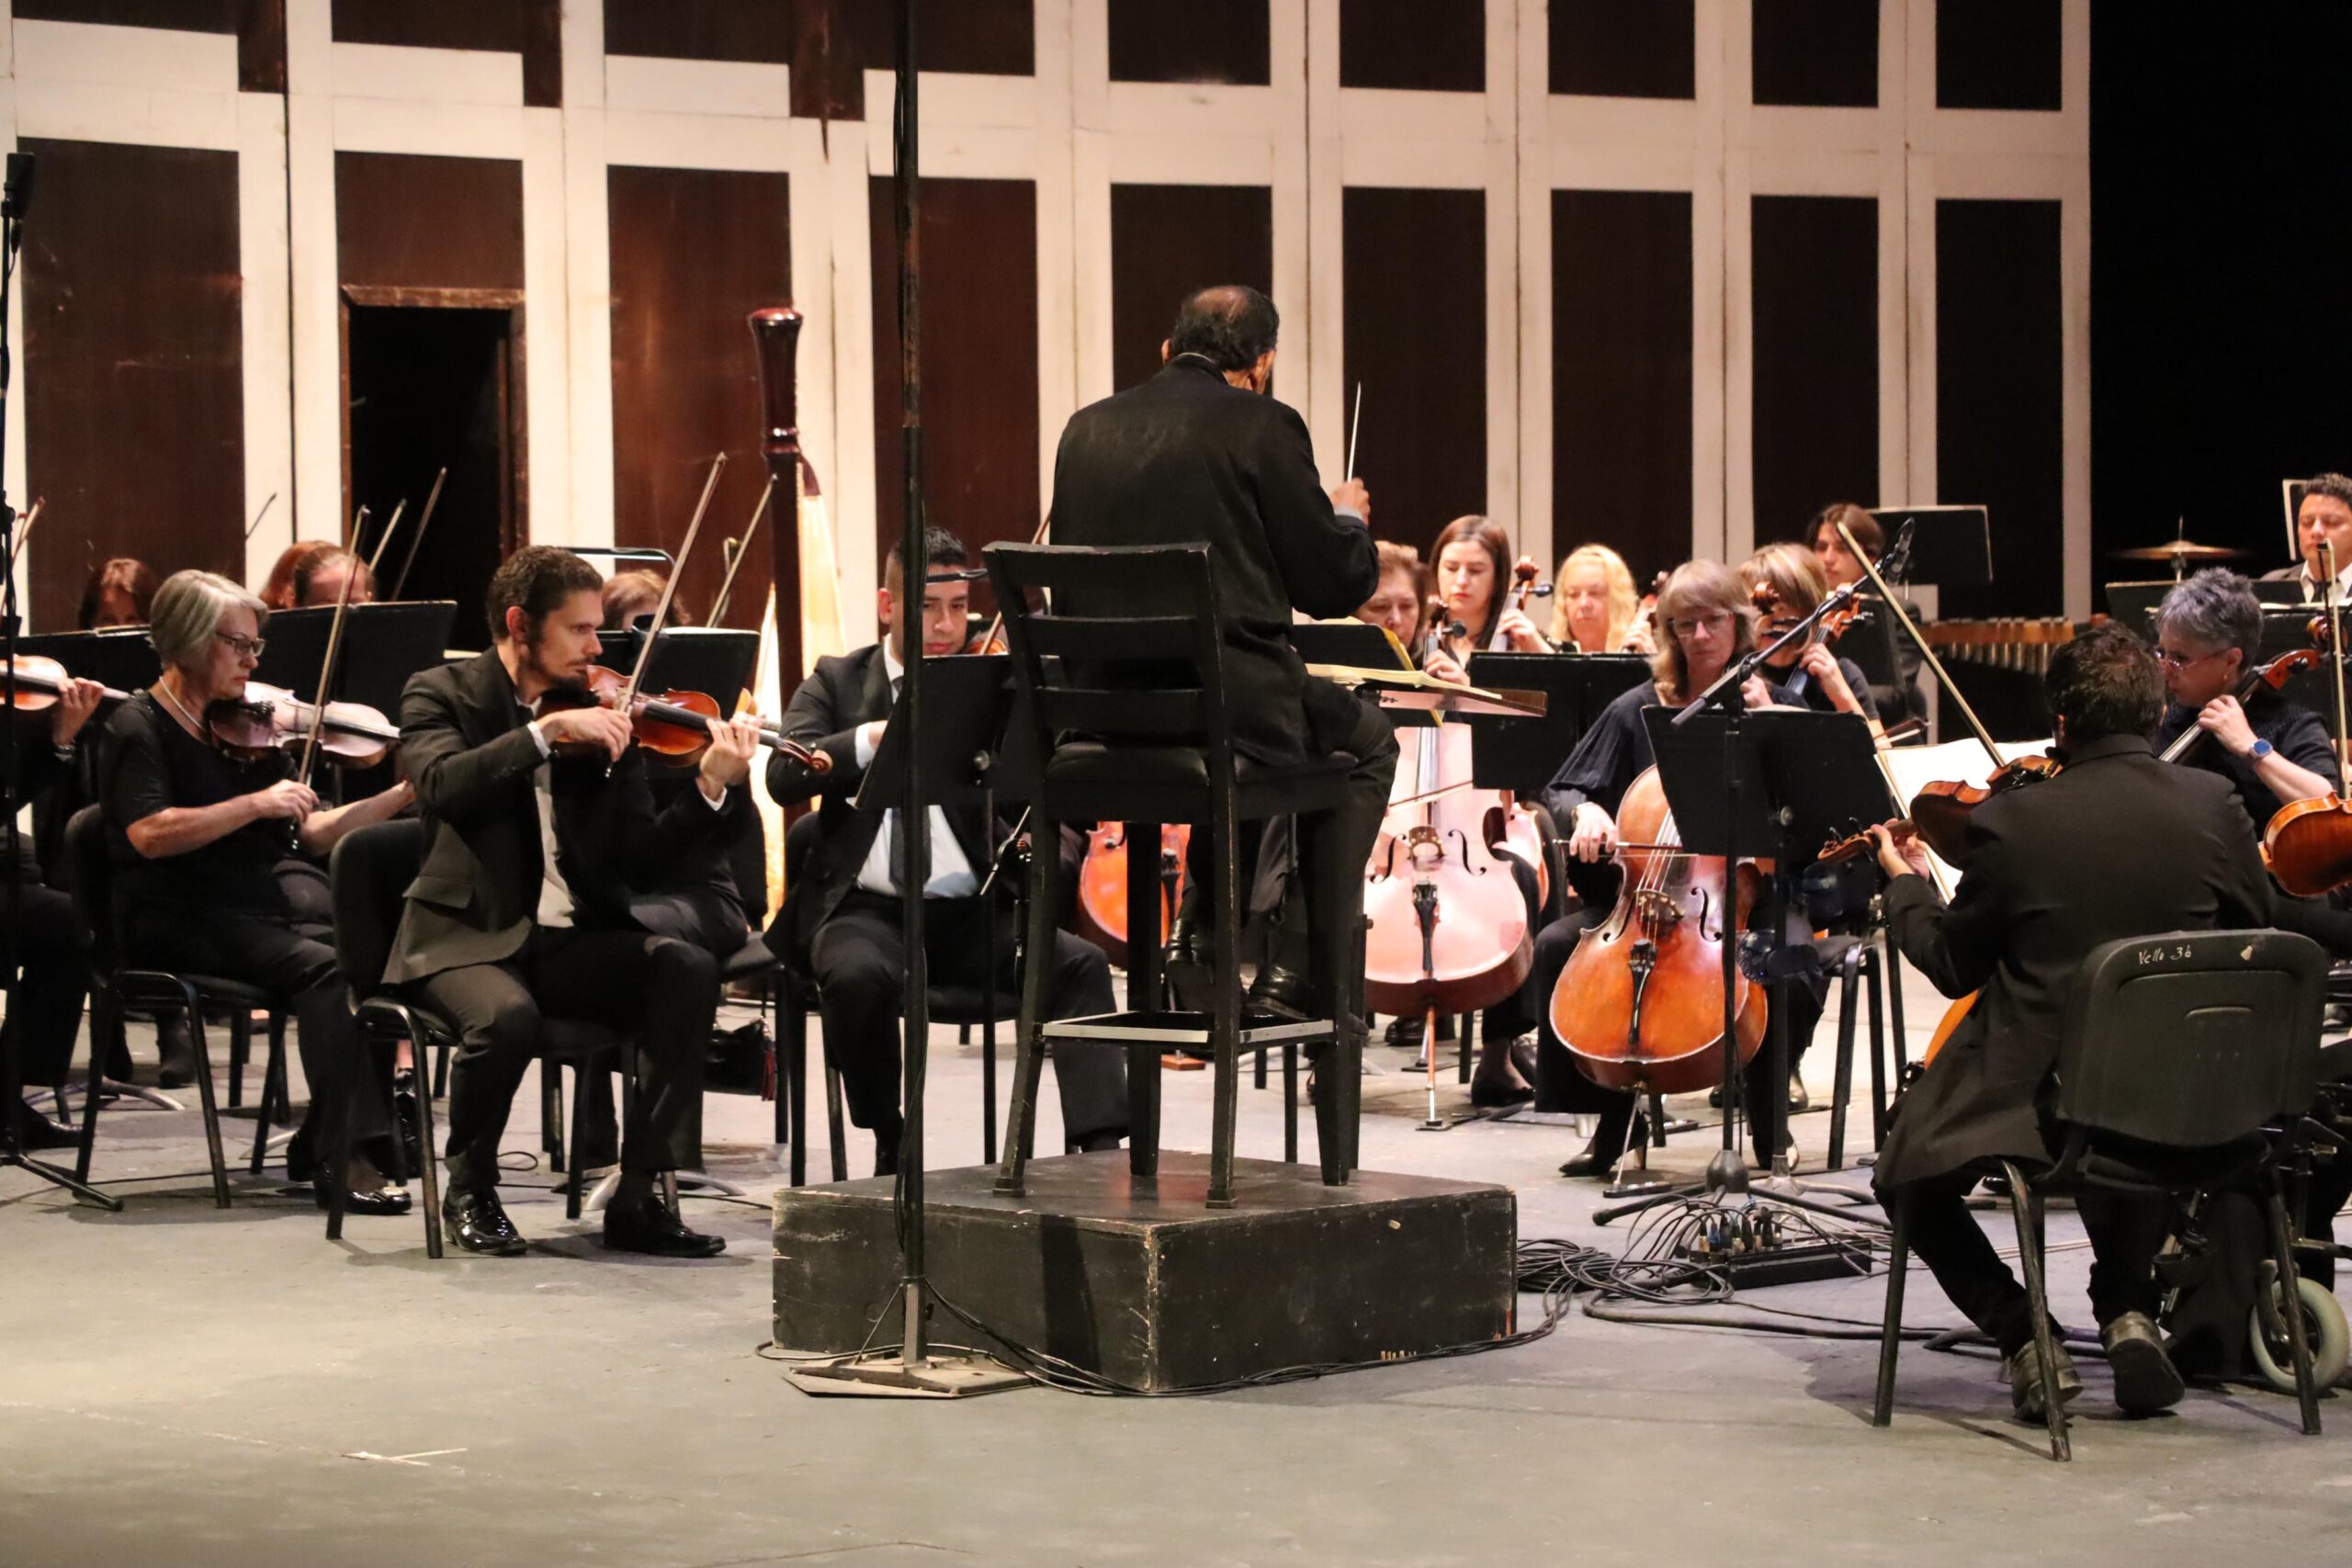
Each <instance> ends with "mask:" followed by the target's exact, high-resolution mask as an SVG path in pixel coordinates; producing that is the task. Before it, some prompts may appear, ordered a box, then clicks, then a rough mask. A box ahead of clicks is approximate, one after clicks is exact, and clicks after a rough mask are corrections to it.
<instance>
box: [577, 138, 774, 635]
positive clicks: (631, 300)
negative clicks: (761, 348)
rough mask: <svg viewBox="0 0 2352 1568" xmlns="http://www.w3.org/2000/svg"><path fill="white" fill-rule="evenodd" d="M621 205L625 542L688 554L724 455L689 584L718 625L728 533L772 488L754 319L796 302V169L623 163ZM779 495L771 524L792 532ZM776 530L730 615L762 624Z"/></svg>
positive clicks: (759, 545) (618, 175)
mask: <svg viewBox="0 0 2352 1568" xmlns="http://www.w3.org/2000/svg"><path fill="white" fill-rule="evenodd" d="M606 188H607V193H608V195H609V197H610V209H611V213H612V282H613V537H614V539H615V540H616V542H618V543H620V544H624V545H658V546H660V547H662V548H664V549H668V550H671V551H673V552H674V551H675V550H676V549H677V547H678V546H679V544H680V542H681V541H682V540H683V539H684V536H685V529H686V523H687V520H688V519H689V518H691V517H692V516H693V515H694V508H695V501H696V500H697V499H698V498H699V497H700V496H701V494H702V486H703V480H704V477H705V474H706V472H707V469H708V467H709V463H710V458H711V455H712V454H713V453H716V452H718V451H720V450H722V449H723V450H724V451H725V452H726V453H727V455H728V461H727V472H726V474H725V476H724V477H723V478H722V479H720V480H719V485H718V493H717V494H716V495H715V496H714V497H712V499H711V510H710V514H709V516H708V518H707V521H706V522H705V523H704V525H703V533H702V536H701V538H700V539H699V540H698V541H697V542H696V544H695V556H694V559H693V560H691V561H689V562H688V563H687V566H686V575H685V579H684V581H682V582H681V583H680V584H679V586H678V592H679V595H680V598H681V600H682V601H683V602H684V604H686V605H687V606H688V608H690V609H691V610H692V611H693V612H694V615H695V618H696V621H697V624H702V625H707V624H708V620H707V617H708V615H709V611H710V607H711V602H712V600H713V599H715V598H716V597H717V596H718V583H719V580H720V579H721V578H722V577H723V576H725V575H726V574H725V570H724V567H723V565H722V563H721V560H720V558H719V546H718V542H719V540H721V539H722V538H728V537H732V536H741V534H742V532H743V525H744V523H745V522H746V521H747V520H748V519H749V518H750V517H751V515H752V508H753V507H754V506H756V505H757V504H758V503H759V498H760V491H761V490H762V489H763V487H764V486H765V484H766V483H767V469H766V467H765V465H764V464H763V461H762V459H761V457H760V451H759V440H758V436H759V410H760V382H759V371H758V367H757V366H756V365H755V364H754V363H753V361H752V336H751V333H748V332H746V331H745V330H744V327H743V318H744V317H745V316H747V315H748V314H750V313H751V312H752V310H757V309H758V308H760V307H761V306H763V305H781V304H786V303H789V302H790V300H791V299H792V254H791V247H790V241H789V235H788V231H787V229H786V224H787V222H788V220H789V215H790V211H791V208H790V200H789V196H790V186H789V184H788V180H787V177H786V175H767V174H739V173H719V172H711V171H706V170H699V169H636V168H620V167H616V168H614V169H612V170H610V171H609V173H608V175H607V179H606ZM792 517H793V513H792V497H791V496H789V495H787V494H782V493H779V494H778V496H777V498H776V501H775V503H774V504H772V506H771V508H770V511H769V513H768V518H767V521H766V522H765V523H763V524H762V525H761V527H762V528H763V530H764V529H766V528H768V527H772V526H775V525H778V524H781V525H783V526H784V527H786V529H789V528H791V527H792V525H793V524H792ZM769 544H770V541H769V539H768V537H767V536H766V534H765V533H764V532H763V534H762V535H761V536H760V537H759V539H758V540H757V541H756V544H755V547H754V548H753V550H752V557H751V558H750V559H749V560H747V561H745V562H744V563H743V570H742V571H741V573H739V574H738V575H737V577H736V580H735V589H734V592H733V595H732V598H731V600H730V603H729V612H728V621H729V624H730V625H733V626H758V625H759V621H760V606H761V604H763V602H764V600H765V599H766V597H767V589H768V582H769V580H770V576H771V573H770V570H769V567H770V563H771V557H770V554H769Z"/></svg>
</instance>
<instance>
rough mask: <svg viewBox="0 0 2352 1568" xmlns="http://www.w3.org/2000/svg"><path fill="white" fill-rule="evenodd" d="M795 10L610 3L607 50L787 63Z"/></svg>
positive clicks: (735, 1)
mask: <svg viewBox="0 0 2352 1568" xmlns="http://www.w3.org/2000/svg"><path fill="white" fill-rule="evenodd" d="M795 9H796V7H794V6H788V5H780V4H778V3H777V0H605V52H606V53H607V54H650V55H658V56H661V57H662V58H665V59H670V60H740V61H749V62H753V63H756V64H762V65H783V64H786V63H789V62H791V60H792V39H793V32H794V28H795V25H796V22H797V17H795V15H794V11H795ZM798 9H802V10H806V9H809V7H808V6H801V7H798ZM743 570H746V571H749V570H751V568H749V567H745V568H744V569H743Z"/></svg>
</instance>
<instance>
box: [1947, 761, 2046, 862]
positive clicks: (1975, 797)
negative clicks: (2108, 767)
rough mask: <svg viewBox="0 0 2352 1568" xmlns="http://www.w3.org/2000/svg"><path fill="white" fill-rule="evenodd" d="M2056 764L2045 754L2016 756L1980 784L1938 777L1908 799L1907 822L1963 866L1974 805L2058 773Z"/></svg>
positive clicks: (1976, 805)
mask: <svg viewBox="0 0 2352 1568" xmlns="http://www.w3.org/2000/svg"><path fill="white" fill-rule="evenodd" d="M2058 769H2059V765H2058V763H2057V762H2056V761H2054V760H2052V759H2051V758H2049V757H2019V758H2018V759H2017V760H2016V761H2009V762H2004V763H2002V764H2001V765H2000V766H1999V767H1998V768H1996V769H1995V770H1994V772H1993V776H1992V777H1990V778H1988V779H1986V780H1985V782H1984V783H1983V784H1966V783H1962V782H1961V781H1958V780H1951V779H1945V780H1939V781H1937V782H1936V783H1934V784H1929V785H1928V787H1927V788H1925V789H1923V790H1921V791H1920V792H1919V793H1918V794H1917V795H1915V796H1913V797H1912V800H1911V818H1910V820H1911V824H1912V826H1913V827H1915V828H1917V829H1918V832H1919V837H1921V838H1922V839H1925V840H1927V841H1928V848H1929V849H1930V850H1933V851H1934V852H1936V855H1937V858H1938V859H1939V860H1941V861H1943V863H1945V864H1947V865H1957V866H1965V865H1967V863H1968V859H1969V848H1968V822H1969V818H1971V817H1972V816H1973V815H1974V813H1975V811H1976V808H1977V807H1980V806H1982V805H1984V804H1985V802H1986V801H1988V800H1990V799H1992V798H1993V797H1994V796H1996V795H2007V793H2008V792H2009V791H2011V790H2013V789H2022V788H2024V787H2025V786H2026V785H2028V784H2039V783H2040V782H2041V781H2042V780H2043V779H2050V778H2055V777H2057V776H2058Z"/></svg>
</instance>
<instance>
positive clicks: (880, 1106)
mask: <svg viewBox="0 0 2352 1568" xmlns="http://www.w3.org/2000/svg"><path fill="white" fill-rule="evenodd" d="M990 919H994V920H995V921H996V924H997V930H996V951H997V973H996V976H995V983H996V984H997V985H998V986H1000V987H1003V988H1004V989H1005V990H1006V991H1008V992H1012V991H1016V990H1017V988H1018V986H1017V980H1016V977H1015V972H1014V966H1013V950H1014V947H1015V944H1016V938H1017V937H1018V934H1019V933H1018V932H1017V931H1015V930H1014V927H1013V922H1012V918H1011V916H1010V915H1009V914H1008V913H1006V912H1004V911H1001V910H999V911H993V912H992V911H991V909H990V908H989V902H988V901H987V900H985V899H980V898H932V899H928V900H926V901H925V902H924V904H923V927H922V934H923V957H924V961H925V964H927V966H928V969H929V973H930V976H931V980H932V984H933V985H934V986H965V987H972V988H974V989H976V990H977V989H978V988H979V987H982V986H984V985H986V984H988V983H989V975H988V950H989V920H990ZM1033 962H1043V963H1046V964H1051V965H1052V966H1053V972H1052V976H1051V978H1050V979H1049V980H1048V982H1047V984H1046V1015H1047V1016H1048V1017H1050V1018H1081V1017H1084V1016H1086V1015H1088V1014H1090V1013H1101V1012H1111V1011H1114V1010H1115V1009H1116V1007H1117V1003H1116V1001H1115V999H1114V998H1113V996H1112V992H1111V964H1110V960H1108V959H1106V958H1104V957H1103V950H1102V949H1101V948H1099V947H1096V946H1095V945H1094V944H1093V943H1092V942H1086V941H1083V940H1081V939H1080V938H1078V937H1075V936H1072V935H1070V934H1069V932H1068V931H1057V932H1055V933H1054V950H1053V952H1052V953H1048V954H1045V955H1044V956H1043V957H1042V959H1039V960H1033ZM809 969H810V972H811V973H812V974H813V975H814V976H815V978H816V981H817V988H818V994H819V997H820V1001H819V1011H820V1015H821V1017H822V1018H823V1020H824V1025H825V1049H826V1050H827V1051H828V1052H829V1053H831V1057H832V1062H833V1066H836V1067H838V1068H839V1069H840V1070H841V1075H842V1098H843V1099H844V1100H847V1101H848V1102H849V1117H850V1120H851V1121H852V1122H854V1123H856V1124H857V1125H858V1126H860V1127H865V1128H869V1129H871V1130H872V1131H873V1133H874V1134H875V1136H876V1138H877V1139H879V1140H881V1141H883V1142H885V1143H892V1142H895V1141H896V1139H897V1138H898V1135H899V1123H900V1117H899V1044H900V1042H901V1041H902V1040H903V1038H904V1031H903V1028H902V1024H901V1019H902V1013H901V1010H900V1007H899V1003H900V1002H901V1000H902V999H903V998H904V997H905V994H906V991H905V987H906V976H907V947H906V937H905V933H904V932H903V931H901V929H900V927H899V900H898V899H897V898H896V897H890V896H886V895H883V894H879V893H868V892H865V891H863V890H862V889H858V888H852V889H851V890H850V892H849V893H848V894H847V895H846V896H845V897H843V898H842V901H841V904H840V905H839V906H838V907H837V908H835V909H834V910H833V912H832V914H831V915H830V916H828V917H827V918H826V919H825V921H824V923H823V924H822V925H820V926H819V927H818V928H817V934H816V937H815V939H814V940H813V941H812V942H810V943H809ZM1008 1021H1010V1020H1008ZM1054 1082H1055V1085H1056V1087H1057V1089H1059V1090H1060V1091H1061V1100H1062V1132H1063V1135H1064V1137H1065V1138H1067V1139H1068V1140H1069V1142H1071V1143H1073V1144H1075V1143H1077V1142H1079V1141H1080V1140H1081V1139H1084V1138H1089V1137H1092V1136H1095V1135H1097V1134H1114V1133H1125V1131H1126V1127H1127V1064H1126V1054H1125V1052H1123V1051H1108V1050H1086V1049H1082V1048H1081V1049H1079V1050H1074V1051H1070V1052H1068V1053H1067V1054H1063V1055H1056V1056H1055V1058H1054Z"/></svg>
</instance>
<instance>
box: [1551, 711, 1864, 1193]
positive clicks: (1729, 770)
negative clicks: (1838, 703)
mask: <svg viewBox="0 0 2352 1568" xmlns="http://www.w3.org/2000/svg"><path fill="white" fill-rule="evenodd" d="M1735 669H1736V667H1735ZM1696 708H1697V705H1693V707H1692V708H1691V709H1685V710H1682V711H1681V712H1680V713H1677V712H1676V711H1674V710H1671V709H1667V708H1652V709H1649V710H1648V711H1646V712H1645V713H1644V714H1643V716H1642V719H1643V723H1644V724H1645V725H1646V726H1647V728H1648V729H1649V733H1650V745H1651V750H1652V751H1653V753H1654V754H1655V756H1656V758H1657V773H1658V783H1659V784H1660V785H1662V786H1663V787H1664V789H1665V792H1666V799H1667V804H1668V807H1671V808H1672V810H1673V813H1674V823H1675V828H1676V831H1677V834H1678V836H1679V839H1680V840H1681V843H1682V847H1683V848H1684V849H1685V850H1686V851H1688V852H1691V853H1694V854H1705V855H1721V856H1724V858H1726V859H1728V860H1733V861H1736V860H1737V859H1739V858H1740V857H1741V856H1754V855H1756V854H1758V852H1764V851H1770V852H1772V853H1773V854H1774V857H1775V860H1776V862H1777V864H1778V867H1779V870H1780V875H1779V876H1776V877H1775V878H1774V882H1773V886H1772V888H1771V890H1770V893H1768V895H1767V898H1768V902H1767V912H1766V919H1765V920H1764V921H1763V922H1762V929H1763V930H1765V931H1768V932H1777V931H1779V930H1780V929H1781V924H1782V923H1783V920H1784V916H1783V911H1784V910H1785V908H1787V905H1786V901H1785V895H1784V891H1783V887H1782V883H1781V879H1782V878H1788V877H1793V876H1794V874H1795V873H1796V871H1797V870H1799V869H1801V868H1802V866H1803V865H1804V864H1808V863H1811V862H1812V860H1813V859H1814V856H1815V853H1816V852H1817V851H1818V850H1819V848H1820V846H1821V845H1822V844H1823V843H1825V842H1826V841H1827V840H1829V839H1831V838H1833V837H1841V836H1843V835H1844V834H1847V833H1850V832H1852V831H1854V830H1855V829H1856V827H1857V825H1859V824H1861V823H1866V822H1883V821H1885V820H1886V819H1887V818H1889V817H1890V816H1892V815H1893V814H1894V803H1893V796H1892V795H1891V794H1890V792H1889V791H1888V789H1887V785H1886V780H1885V778H1884V776H1883V774H1881V773H1879V771H1878V766H1877V763H1876V761H1875V760H1874V754H1875V747H1874V745H1873V743H1872V741H1871V734H1870V728H1869V726H1868V725H1866V724H1864V723H1863V722H1862V721H1861V719H1860V717H1859V716H1856V715H1853V714H1826V713H1815V712H1813V711H1811V710H1808V709H1797V710H1784V709H1766V710H1763V711H1760V712H1754V713H1750V712H1747V711H1745V710H1743V709H1739V708H1724V709H1716V708H1709V709H1706V710H1704V711H1694V710H1696ZM1736 946H1737V942H1736V939H1733V940H1726V942H1724V953H1725V962H1724V1031H1723V1041H1722V1047H1723V1084H1722V1088H1723V1101H1724V1119H1723V1147H1722V1148H1721V1149H1720V1150H1719V1151H1718V1152H1717V1153H1716V1155H1715V1156H1714V1158H1713V1160H1711V1161H1709V1163H1708V1166H1707V1171H1706V1176H1705V1178H1704V1179H1702V1180H1701V1181H1698V1182H1693V1183H1688V1184H1685V1185H1683V1186H1679V1187H1675V1188H1670V1189H1668V1190H1665V1191H1663V1192H1658V1193H1654V1194H1651V1195H1648V1196H1645V1197H1642V1198H1639V1199H1636V1200H1634V1201H1632V1202H1627V1203H1621V1204H1618V1205H1616V1206H1614V1207H1612V1208H1605V1209H1600V1210H1597V1211H1596V1212H1595V1213H1594V1214H1593V1216H1592V1218H1593V1223H1594V1224H1608V1223H1609V1222H1610V1221H1611V1220H1614V1219H1617V1218H1619V1217H1621V1216H1623V1215H1625V1214H1631V1213H1640V1212H1643V1211H1645V1210H1648V1209H1653V1208H1656V1207H1657V1206H1658V1205H1660V1204H1662V1203H1669V1202H1675V1201H1679V1200H1681V1199H1684V1198H1691V1197H1696V1196H1698V1195H1700V1194H1702V1193H1704V1194H1706V1195H1707V1196H1708V1197H1709V1198H1710V1199H1713V1200H1715V1201H1722V1200H1724V1199H1725V1198H1742V1197H1746V1196H1747V1195H1748V1194H1749V1192H1750V1183H1749V1179H1748V1173H1747V1159H1746V1156H1745V1155H1744V1154H1743V1153H1742V1152H1741V1149H1740V1146H1739V1123H1740V1120H1741V1118H1740V1115H1739V1114H1738V1112H1737V1111H1736V1109H1735V1108H1736V1107H1737V1106H1738V1105H1739V1104H1740V1099H1739V1086H1738V1083H1737V1081H1736V1080H1737V1077H1738V1075H1739V1053H1738V1048H1737V1043H1736V1019H1735V1017H1734V1010H1733V1009H1734V1004H1733V994H1734V986H1733V978H1734V976H1733V964H1734V962H1735V958H1734V952H1735V949H1736ZM1772 984H1775V985H1779V984H1785V982H1784V981H1779V982H1772ZM1775 1003H1776V1005H1774V1007H1773V1008H1772V1014H1773V1018H1772V1051H1773V1058H1774V1063H1775V1071H1774V1072H1773V1074H1772V1078H1773V1082H1774V1084H1775V1085H1776V1086H1777V1085H1778V1084H1779V1082H1780V1081H1781V1079H1782V1078H1783V1077H1785V1076H1786V1071H1787V1063H1788V1022H1787V1012H1786V1009H1785V1008H1784V1007H1782V1006H1780V1005H1778V999H1777V998H1775ZM1782 1115H1783V1116H1784V1117H1785V1115H1786V1112H1785V1111H1783V1112H1782ZM1779 1165H1780V1155H1779V1152H1778V1151H1777V1150H1776V1151H1775V1153H1774V1166H1775V1168H1776V1174H1777V1172H1778V1167H1779ZM1829 1190H1833V1191H1834V1190H1837V1189H1829ZM1763 1195H1764V1196H1767V1197H1770V1199H1771V1200H1772V1201H1775V1202H1779V1203H1785V1204H1788V1205H1790V1206H1791V1207H1792V1208H1799V1209H1807V1210H1811V1211H1813V1212H1815V1213H1821V1214H1826V1215H1829V1216H1831V1217H1833V1218H1838V1219H1845V1220H1859V1219H1860V1216H1857V1215H1854V1214H1851V1213H1849V1212H1847V1211H1846V1210H1845V1209H1843V1208H1839V1207H1835V1206H1832V1205H1829V1204H1826V1203H1816V1202H1814V1201H1811V1200H1809V1199H1807V1198H1804V1197H1803V1196H1801V1195H1797V1194H1793V1193H1791V1192H1787V1191H1772V1192H1769V1193H1766V1194H1763ZM1849 1196H1851V1195H1850V1194H1849ZM1867 1223H1873V1224H1874V1223H1876V1222H1874V1221H1872V1222H1867Z"/></svg>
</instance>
